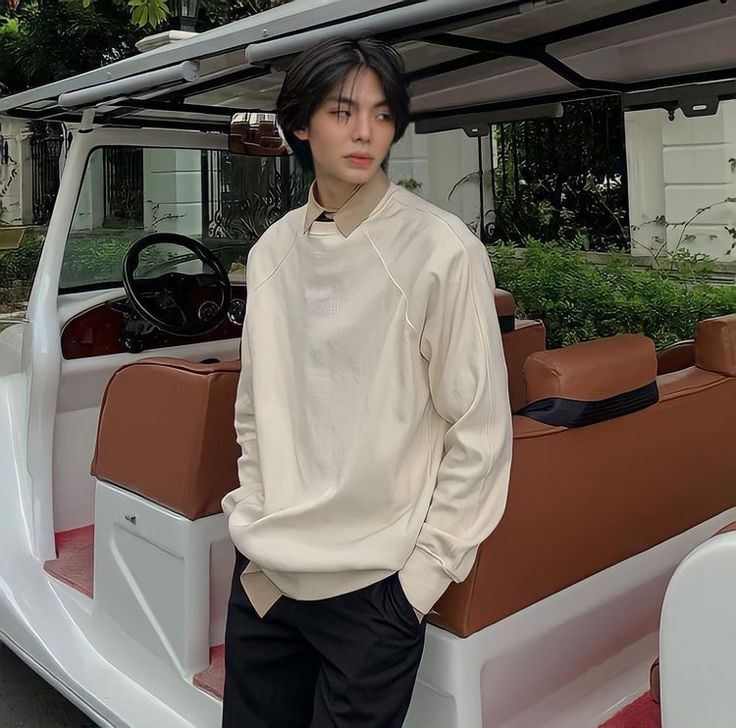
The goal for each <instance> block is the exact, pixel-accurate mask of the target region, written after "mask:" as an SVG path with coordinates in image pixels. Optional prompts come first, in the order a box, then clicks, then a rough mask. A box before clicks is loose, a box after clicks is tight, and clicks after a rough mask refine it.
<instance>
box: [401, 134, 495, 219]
mask: <svg viewBox="0 0 736 728" xmlns="http://www.w3.org/2000/svg"><path fill="white" fill-rule="evenodd" d="M483 150H484V168H485V169H486V171H487V170H488V169H489V168H490V145H489V142H488V138H487V137H486V138H484V139H483ZM388 169H389V177H390V178H391V180H392V181H393V182H399V181H400V180H402V179H415V180H416V181H417V182H420V183H421V188H420V189H418V190H415V192H416V193H417V194H418V195H420V196H421V197H423V198H424V199H426V200H428V201H429V202H432V203H433V204H435V205H437V206H438V207H442V208H444V209H446V210H450V211H451V212H454V213H455V214H456V215H458V216H459V217H460V218H462V219H463V220H464V221H465V222H466V223H471V222H472V221H474V220H476V219H477V218H478V217H479V213H480V199H479V191H478V180H477V179H473V180H472V181H469V182H467V183H465V184H463V185H461V186H459V187H458V188H457V189H456V191H455V192H454V193H453V194H452V197H450V191H451V190H452V188H453V187H454V186H455V184H456V183H457V182H458V181H459V180H461V179H463V177H465V176H466V175H468V174H471V173H474V172H477V170H478V142H477V139H474V138H470V137H468V136H467V135H466V134H465V132H463V131H462V130H454V131H445V132H438V133H434V134H415V133H414V127H413V125H411V126H409V128H408V129H407V131H406V134H405V135H404V137H403V138H402V139H401V140H399V141H398V142H397V143H396V144H395V145H394V146H393V148H392V150H391V156H390V159H389V168H388ZM486 182H487V181H486ZM492 208H493V201H492V199H491V195H490V190H486V195H485V212H486V219H488V213H489V210H491V209H492Z"/></svg>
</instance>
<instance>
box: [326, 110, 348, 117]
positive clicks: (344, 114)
mask: <svg viewBox="0 0 736 728" xmlns="http://www.w3.org/2000/svg"><path fill="white" fill-rule="evenodd" d="M330 113H331V114H332V115H333V116H336V117H337V118H338V119H348V118H350V112H349V111H348V110H347V109H335V111H331V112H330Z"/></svg>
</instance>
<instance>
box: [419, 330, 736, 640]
mask: <svg viewBox="0 0 736 728" xmlns="http://www.w3.org/2000/svg"><path fill="white" fill-rule="evenodd" d="M734 334H736V320H733V321H732V320H731V319H729V318H728V317H722V318H720V319H719V320H718V322H717V323H713V324H710V323H708V324H705V325H704V326H703V327H702V328H700V336H699V337H696V341H697V346H699V347H703V348H702V350H700V351H699V352H698V361H699V362H700V363H701V364H703V365H704V364H708V366H711V367H713V369H714V370H715V371H707V370H704V369H702V368H699V367H691V368H690V369H689V370H684V371H678V372H675V373H672V374H667V375H664V376H660V377H656V379H655V377H654V373H655V371H656V356H655V352H654V346H653V345H652V344H651V342H646V341H645V342H642V341H640V340H639V341H636V340H632V339H629V338H628V337H613V339H610V340H601V341H596V342H590V345H579V344H578V345H575V346H571V347H566V350H556V351H555V350H553V351H550V352H544V353H541V354H533V355H532V356H531V357H529V359H528V360H527V367H526V376H527V381H526V384H527V388H528V391H529V397H528V399H529V400H530V401H529V402H528V404H533V403H535V402H536V403H539V402H543V401H544V400H545V399H552V400H553V401H554V400H555V399H567V400H570V401H573V402H575V401H578V402H579V401H588V402H592V403H593V404H594V408H595V407H596V406H598V405H596V404H595V403H596V402H598V403H600V402H606V401H607V400H608V401H609V404H610V400H611V399H612V398H616V397H618V396H619V395H624V394H625V395H628V396H630V394H631V393H632V392H637V390H641V389H642V387H646V382H647V381H649V382H650V383H651V380H655V381H656V384H655V386H656V389H657V391H658V392H659V398H658V401H657V402H656V403H654V404H651V403H650V404H645V405H644V406H641V407H639V408H635V409H634V410H633V411H632V410H627V411H628V414H625V415H622V416H616V415H617V412H616V411H615V408H610V407H609V409H608V416H607V417H605V418H603V419H598V420H596V421H595V422H594V423H593V424H588V425H580V423H578V425H579V426H563V425H560V424H549V423H546V422H543V421H539V420H538V419H536V420H535V419H532V418H531V417H527V416H523V415H516V416H514V453H513V463H512V468H511V481H510V486H509V497H508V502H507V506H506V511H505V513H504V516H503V518H502V519H501V522H500V523H499V525H498V527H497V528H496V529H495V530H494V531H493V533H491V535H490V536H489V537H488V538H487V539H486V541H485V542H483V543H482V544H481V546H480V547H479V549H478V555H477V558H476V561H475V564H474V566H473V569H472V571H471V573H470V575H469V576H468V578H467V579H466V580H465V581H464V582H462V583H460V584H455V583H453V584H452V585H451V586H450V588H449V589H448V590H447V591H446V592H445V594H444V595H443V597H442V598H441V599H440V600H439V602H438V603H437V604H436V605H435V610H436V611H437V614H432V615H430V618H429V619H430V621H432V622H433V623H435V624H437V625H439V626H441V627H444V628H445V629H448V630H450V631H451V632H453V633H455V634H457V635H459V636H468V635H470V634H473V633H474V632H476V631H478V630H480V629H482V628H483V627H486V626H488V625H489V624H493V623H494V622H497V621H499V620H500V619H503V618H504V617H507V616H509V615H511V614H514V613H515V612H517V611H519V610H521V609H523V608H524V607H527V606H529V605H531V604H533V603H535V602H537V601H539V600H541V599H544V598H545V597H547V596H550V595H552V594H554V593H556V592H558V591H560V590H562V589H564V588H566V587H568V586H571V585H572V584H575V583H577V582H579V581H581V580H582V579H585V578H587V577H588V576H591V575H592V574H595V573H597V572H599V571H601V570H603V569H605V568H608V567H609V566H612V565H614V564H617V563H619V562H621V561H623V560H625V559H627V558H629V557H631V556H634V555H636V554H638V553H641V552H643V551H645V550H647V549H649V548H652V547H653V546H655V545H657V544H659V543H661V542H663V541H665V540H667V539H669V538H672V537H673V536H675V535H677V534H679V533H682V532H683V531H685V530H687V529H689V528H692V527H693V526H695V525H697V524H698V523H702V522H703V521H705V520H707V519H708V518H711V517H713V516H715V515H716V514H718V513H721V512H723V511H725V510H727V509H728V508H731V507H733V506H734V505H736V489H734V487H733V473H734V472H736V448H734V447H733V443H734V441H736V418H735V417H734V416H733V409H734V404H733V403H734V402H736V370H731V369H730V366H731V364H732V363H733V361H734V359H733V358H732V357H733V356H734V354H736V344H734V343H731V342H734V341H736V339H734V338H733V336H734ZM637 338H638V337H637ZM642 338H643V337H642ZM619 345H621V349H622V351H621V352H620V353H618V352H616V351H615V349H617V348H618V347H619ZM624 364H625V366H624ZM622 369H623V370H624V371H622ZM724 370H725V371H734V374H732V375H726V374H722V373H719V372H720V371H724ZM614 383H615V387H614V386H613V384H614ZM626 401H627V398H626V397H623V398H621V399H619V403H623V405H626ZM540 409H541V410H542V411H544V408H540ZM552 409H553V410H554V407H553V408H552ZM624 410H626V407H625V406H624Z"/></svg>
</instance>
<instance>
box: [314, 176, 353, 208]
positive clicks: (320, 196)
mask: <svg viewBox="0 0 736 728" xmlns="http://www.w3.org/2000/svg"><path fill="white" fill-rule="evenodd" d="M358 186H359V185H355V184H351V183H349V182H343V181H342V180H339V179H335V178H333V177H328V176H326V175H321V174H320V173H319V171H317V172H316V174H315V193H316V197H317V201H318V202H319V204H320V205H322V207H324V208H326V209H328V210H339V209H340V208H341V207H342V206H343V205H344V204H345V203H346V202H347V201H348V200H349V199H350V197H351V195H352V194H353V193H354V192H355V190H356V189H357V188H358Z"/></svg>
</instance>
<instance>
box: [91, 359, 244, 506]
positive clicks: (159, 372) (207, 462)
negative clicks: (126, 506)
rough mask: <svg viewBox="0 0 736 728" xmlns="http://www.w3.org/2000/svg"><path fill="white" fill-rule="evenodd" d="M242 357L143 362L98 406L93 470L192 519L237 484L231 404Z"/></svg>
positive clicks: (118, 379)
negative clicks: (235, 359)
mask: <svg viewBox="0 0 736 728" xmlns="http://www.w3.org/2000/svg"><path fill="white" fill-rule="evenodd" d="M239 374H240V362H238V361H229V362H218V363H215V364H200V363H197V362H191V361H185V360H183V359H170V358H151V359H141V360H140V361H137V362H134V363H133V364H129V365H127V366H124V367H122V368H121V369H118V371H117V372H115V374H114V375H113V376H112V378H111V379H110V382H109V383H108V385H107V389H106V390H105V396H104V399H103V401H102V407H101V409H100V420H99V426H98V430H97V443H96V447H95V455H94V460H93V461H92V474H93V475H95V476H96V477H97V478H99V479H100V480H104V481H107V482H109V483H113V484H115V485H118V486H120V487H122V488H126V489H127V490H131V491H133V492H135V493H138V494H139V495H141V496H143V497H144V498H147V499H149V500H152V501H154V502H156V503H158V504H159V505H162V506H164V507H165V508H169V509H170V510H172V511H175V512H176V513H179V514H181V515H182V516H186V517H187V518H189V519H191V520H194V519H197V518H202V517H204V516H208V515H211V514H213V513H219V512H220V510H221V509H220V501H221V500H222V498H223V496H224V495H225V493H227V492H229V491H231V490H233V489H234V488H237V487H238V470H237V460H238V457H239V455H240V448H239V447H238V444H237V441H236V439H235V424H234V416H233V408H234V402H235V392H236V388H237V383H238V376H239Z"/></svg>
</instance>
